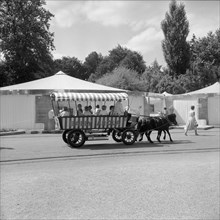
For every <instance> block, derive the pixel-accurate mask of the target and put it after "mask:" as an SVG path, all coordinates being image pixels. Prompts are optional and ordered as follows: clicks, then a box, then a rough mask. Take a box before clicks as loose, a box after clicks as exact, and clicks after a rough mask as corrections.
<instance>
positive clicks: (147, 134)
mask: <svg viewBox="0 0 220 220" xmlns="http://www.w3.org/2000/svg"><path fill="white" fill-rule="evenodd" d="M151 132H152V131H148V132H146V133H145V134H146V136H147V140H148V141H149V142H150V143H152V144H153V143H154V142H153V141H152V140H151V138H150V134H151Z"/></svg>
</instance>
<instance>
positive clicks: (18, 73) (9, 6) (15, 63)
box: [0, 0, 54, 83]
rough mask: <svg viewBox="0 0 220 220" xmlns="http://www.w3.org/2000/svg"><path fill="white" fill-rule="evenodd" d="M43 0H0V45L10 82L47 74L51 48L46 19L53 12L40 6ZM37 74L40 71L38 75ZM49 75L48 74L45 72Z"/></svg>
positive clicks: (18, 81)
mask: <svg viewBox="0 0 220 220" xmlns="http://www.w3.org/2000/svg"><path fill="white" fill-rule="evenodd" d="M43 5H45V1H44V0H35V1H31V0H13V1H11V0H1V2H0V29H1V33H0V39H1V41H0V48H1V51H0V52H1V53H3V55H4V63H5V69H6V71H7V73H9V74H10V75H11V82H12V83H21V82H26V81H29V80H33V79H35V78H37V76H35V73H38V75H41V74H42V73H43V74H45V75H47V74H48V71H49V72H50V71H51V68H50V66H51V65H52V56H51V53H50V51H51V50H53V49H54V45H53V33H51V32H50V31H49V27H50V24H49V21H50V20H51V18H52V17H53V15H52V14H51V13H50V12H49V11H47V10H46V9H44V8H43ZM40 73H41V74H40ZM49 74H50V73H49Z"/></svg>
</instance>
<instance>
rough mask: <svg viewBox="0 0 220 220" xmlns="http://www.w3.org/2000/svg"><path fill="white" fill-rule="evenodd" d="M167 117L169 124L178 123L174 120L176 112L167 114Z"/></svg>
mask: <svg viewBox="0 0 220 220" xmlns="http://www.w3.org/2000/svg"><path fill="white" fill-rule="evenodd" d="M167 119H168V122H169V123H170V124H173V125H178V123H177V121H176V114H174V113H173V114H170V115H167Z"/></svg>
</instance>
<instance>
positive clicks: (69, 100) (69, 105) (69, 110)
mask: <svg viewBox="0 0 220 220" xmlns="http://www.w3.org/2000/svg"><path fill="white" fill-rule="evenodd" d="M68 104H69V112H70V100H68Z"/></svg>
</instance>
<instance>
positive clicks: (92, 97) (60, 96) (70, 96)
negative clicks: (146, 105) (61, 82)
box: [50, 92, 128, 101]
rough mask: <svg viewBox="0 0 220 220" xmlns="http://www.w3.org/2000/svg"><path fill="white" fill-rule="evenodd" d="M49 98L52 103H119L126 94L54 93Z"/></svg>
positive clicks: (125, 97) (124, 98)
mask: <svg viewBox="0 0 220 220" xmlns="http://www.w3.org/2000/svg"><path fill="white" fill-rule="evenodd" d="M50 96H51V99H52V100H54V101H119V100H126V99H127V98H128V94H127V93H86V92H85V93H77V92H54V93H52V94H51V95H50Z"/></svg>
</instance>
